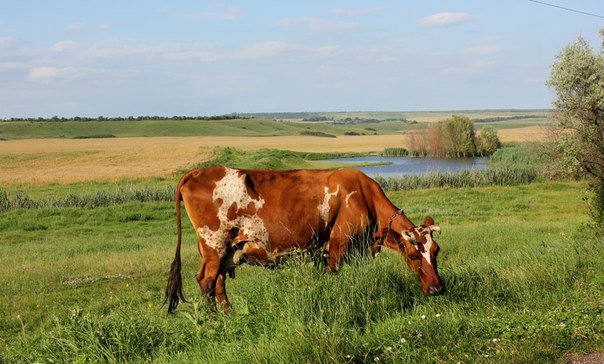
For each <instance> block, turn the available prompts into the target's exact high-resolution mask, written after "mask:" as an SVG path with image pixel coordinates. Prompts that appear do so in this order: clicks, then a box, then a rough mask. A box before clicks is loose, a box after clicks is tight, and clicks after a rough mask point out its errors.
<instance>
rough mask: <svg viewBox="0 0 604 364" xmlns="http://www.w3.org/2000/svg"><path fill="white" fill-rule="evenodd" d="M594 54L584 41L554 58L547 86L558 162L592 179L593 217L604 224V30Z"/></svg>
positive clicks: (600, 223)
mask: <svg viewBox="0 0 604 364" xmlns="http://www.w3.org/2000/svg"><path fill="white" fill-rule="evenodd" d="M600 35H601V36H602V38H603V44H602V47H603V48H601V50H600V52H599V53H598V52H596V51H594V50H593V49H592V48H591V47H590V45H589V44H588V43H587V41H585V40H584V39H583V38H581V37H579V39H578V40H577V41H576V42H575V43H572V44H570V45H568V46H566V47H565V48H563V49H562V51H561V52H560V54H558V55H557V56H556V61H555V62H554V64H553V66H552V71H551V75H550V79H549V80H548V82H547V85H548V86H550V87H552V88H553V89H554V90H555V93H556V96H555V99H554V102H553V104H554V106H555V108H556V120H557V125H558V127H559V128H558V133H557V138H556V141H555V142H554V149H555V152H557V153H558V154H559V156H560V158H559V161H561V162H562V163H564V165H566V166H571V167H577V168H580V169H581V170H583V171H584V172H585V173H587V174H588V175H589V176H591V177H592V178H593V182H592V184H591V189H592V192H593V193H594V194H593V198H592V200H591V201H592V209H591V213H592V217H593V218H594V220H595V222H596V224H597V225H600V227H602V225H604V29H603V30H600Z"/></svg>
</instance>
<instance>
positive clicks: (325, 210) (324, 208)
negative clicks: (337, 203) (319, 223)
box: [317, 185, 340, 222]
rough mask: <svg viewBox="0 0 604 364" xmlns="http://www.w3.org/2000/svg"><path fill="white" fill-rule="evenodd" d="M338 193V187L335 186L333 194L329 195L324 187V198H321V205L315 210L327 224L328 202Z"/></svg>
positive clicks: (327, 189)
mask: <svg viewBox="0 0 604 364" xmlns="http://www.w3.org/2000/svg"><path fill="white" fill-rule="evenodd" d="M338 192H340V185H337V186H336V190H335V192H332V193H329V187H327V186H326V187H325V196H324V197H323V203H322V204H320V205H319V206H318V207H317V209H318V210H319V215H320V216H321V218H322V219H323V221H325V222H327V219H329V200H330V199H331V196H335V195H337V194H338Z"/></svg>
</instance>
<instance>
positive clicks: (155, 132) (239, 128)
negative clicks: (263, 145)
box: [0, 110, 550, 140]
mask: <svg viewBox="0 0 604 364" xmlns="http://www.w3.org/2000/svg"><path fill="white" fill-rule="evenodd" d="M451 113H455V112H452V111H442V112H342V113H291V117H292V118H297V117H298V116H301V115H319V116H327V117H330V118H332V117H333V118H334V119H335V121H336V122H337V121H338V120H344V119H346V118H359V119H374V120H377V122H363V123H358V124H355V123H352V124H348V123H335V124H334V123H332V122H296V121H291V120H290V121H288V120H267V119H248V120H246V119H235V120H136V121H125V120H124V121H108V120H102V121H61V122H51V121H46V122H29V121H3V122H0V140H10V139H27V138H113V137H158V136H246V137H252V136H275V135H301V134H302V135H305V134H309V133H310V134H311V135H313V133H315V134H316V133H321V134H319V135H322V136H325V135H324V134H329V135H335V136H340V135H362V134H397V133H402V132H404V131H406V130H412V129H413V128H416V127H417V125H414V124H411V123H406V122H402V121H401V119H405V118H407V119H409V120H412V119H413V118H415V117H422V116H430V117H433V116H436V117H440V116H442V120H444V119H447V118H449V117H451ZM457 113H461V114H463V115H467V116H469V117H470V118H473V117H474V116H473V115H474V114H476V115H504V117H505V115H507V116H509V117H522V116H525V115H535V114H539V115H544V117H535V118H529V119H518V120H504V121H499V122H492V123H476V124H475V128H476V129H480V128H482V127H484V126H486V125H491V126H493V127H494V128H496V129H503V128H518V127H525V126H533V125H543V124H549V123H550V121H549V120H548V119H546V118H545V115H546V110H503V111H500V110H466V111H463V110H461V111H459V112H457ZM257 115H258V117H262V118H268V117H270V115H271V114H257ZM287 115H288V114H287V113H285V114H284V116H287Z"/></svg>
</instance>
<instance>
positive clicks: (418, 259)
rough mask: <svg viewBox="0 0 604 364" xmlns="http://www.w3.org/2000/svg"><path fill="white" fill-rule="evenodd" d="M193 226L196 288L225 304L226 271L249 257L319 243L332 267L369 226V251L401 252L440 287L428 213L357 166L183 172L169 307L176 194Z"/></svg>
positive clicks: (432, 288) (430, 286) (176, 270)
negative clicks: (414, 216)
mask: <svg viewBox="0 0 604 364" xmlns="http://www.w3.org/2000/svg"><path fill="white" fill-rule="evenodd" d="M181 199H182V200H183V201H184V206H185V209H186V210H187V214H188V215H189V219H190V220H191V223H192V224H193V227H194V228H195V232H196V233H197V238H198V241H199V242H198V247H199V252H200V254H201V267H200V269H199V271H198V273H197V282H198V283H199V286H200V288H201V292H202V294H203V295H205V296H206V297H207V298H208V301H209V302H211V303H213V302H214V299H215V300H216V301H217V302H218V303H219V304H220V305H221V306H222V308H223V309H224V310H225V311H229V310H230V304H229V301H228V299H227V295H226V291H225V280H226V277H227V273H228V274H229V275H231V276H234V269H235V267H236V266H238V265H240V264H242V263H244V262H247V263H251V264H258V265H272V264H274V263H276V262H277V261H278V260H279V257H280V255H282V254H284V253H287V252H288V251H291V250H292V249H306V248H311V247H319V248H321V247H322V248H323V249H324V251H325V254H328V256H329V258H328V262H327V265H328V267H329V269H330V270H331V271H334V272H335V271H337V270H338V266H339V263H340V262H341V260H342V258H343V257H344V255H345V254H346V252H347V251H348V249H349V247H350V244H351V241H352V240H351V238H352V237H355V236H360V235H361V234H363V233H365V232H367V231H371V232H372V233H373V236H374V238H375V239H374V244H373V246H372V251H373V253H374V254H377V253H378V252H379V250H380V249H381V247H382V246H383V245H385V246H386V247H388V248H390V249H393V250H395V251H396V252H399V253H401V254H402V255H403V256H404V258H405V260H406V262H407V264H408V265H409V267H410V268H411V269H412V270H413V271H414V272H415V274H416V275H417V276H418V278H419V280H420V282H421V285H422V290H423V292H424V293H425V294H427V295H436V294H440V293H441V292H442V291H443V283H442V280H441V279H440V276H439V275H438V270H437V264H436V256H437V254H438V251H439V247H438V245H437V244H436V242H435V241H434V239H433V237H432V233H433V232H434V231H439V232H440V228H439V227H438V226H436V225H434V220H433V219H432V218H431V217H429V216H427V217H426V219H425V221H424V224H423V225H420V226H416V225H415V224H413V223H412V222H411V221H410V220H409V219H408V218H407V216H405V214H404V213H403V212H402V211H401V210H398V209H397V208H396V207H395V206H394V205H393V204H392V202H390V200H388V198H387V197H386V196H385V194H384V192H383V191H382V189H381V188H380V186H379V185H378V184H377V183H376V182H375V181H374V180H372V179H371V178H369V177H367V176H366V175H365V174H363V173H362V172H360V171H359V170H356V169H341V170H337V171H325V170H292V171H273V170H251V169H242V170H236V169H231V168H227V167H222V166H214V167H209V168H204V169H197V170H194V171H191V172H189V173H187V174H186V175H184V176H183V177H182V178H181V180H180V182H179V184H178V187H177V189H176V219H177V226H178V244H177V246H176V255H175V258H174V261H173V262H172V267H171V270H170V277H169V279H168V285H167V287H166V301H168V300H169V307H168V312H171V311H172V310H174V309H175V308H176V306H177V305H178V302H179V300H184V296H183V294H182V279H181V273H180V270H181V261H180V245H181V217H180V201H181Z"/></svg>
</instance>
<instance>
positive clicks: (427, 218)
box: [424, 216, 434, 226]
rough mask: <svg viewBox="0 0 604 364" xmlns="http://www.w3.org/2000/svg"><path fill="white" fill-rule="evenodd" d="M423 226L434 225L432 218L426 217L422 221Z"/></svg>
mask: <svg viewBox="0 0 604 364" xmlns="http://www.w3.org/2000/svg"><path fill="white" fill-rule="evenodd" d="M424 225H425V226H430V225H434V219H433V218H432V216H426V218H425V219H424Z"/></svg>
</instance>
